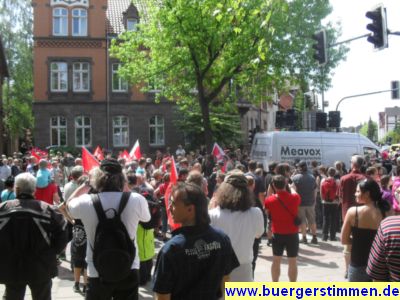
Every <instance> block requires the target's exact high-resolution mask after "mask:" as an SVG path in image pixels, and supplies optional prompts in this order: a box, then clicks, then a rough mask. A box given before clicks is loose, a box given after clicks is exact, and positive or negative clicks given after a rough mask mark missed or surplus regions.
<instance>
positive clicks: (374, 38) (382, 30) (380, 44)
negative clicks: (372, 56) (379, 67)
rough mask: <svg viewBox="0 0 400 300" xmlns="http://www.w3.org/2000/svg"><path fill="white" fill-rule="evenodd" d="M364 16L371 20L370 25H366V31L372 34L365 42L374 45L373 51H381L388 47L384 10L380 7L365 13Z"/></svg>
mask: <svg viewBox="0 0 400 300" xmlns="http://www.w3.org/2000/svg"><path fill="white" fill-rule="evenodd" d="M365 16H366V17H367V18H369V19H371V20H372V23H369V24H368V25H367V29H368V30H370V31H371V32H372V33H371V34H370V35H369V37H368V38H367V41H368V42H370V43H372V44H374V48H375V49H378V50H380V49H383V48H387V46H388V31H387V23H386V9H385V8H384V7H383V6H382V5H380V6H378V7H377V8H375V9H374V10H371V11H367V13H366V14H365Z"/></svg>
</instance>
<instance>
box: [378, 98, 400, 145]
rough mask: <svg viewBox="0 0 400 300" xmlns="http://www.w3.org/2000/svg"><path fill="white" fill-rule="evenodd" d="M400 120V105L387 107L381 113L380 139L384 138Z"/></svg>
mask: <svg viewBox="0 0 400 300" xmlns="http://www.w3.org/2000/svg"><path fill="white" fill-rule="evenodd" d="M399 122H400V107H397V106H395V107H385V111H383V112H380V113H379V124H378V139H379V140H381V139H383V138H384V137H385V135H386V134H387V133H388V132H389V131H391V130H393V129H394V128H395V127H396V124H399Z"/></svg>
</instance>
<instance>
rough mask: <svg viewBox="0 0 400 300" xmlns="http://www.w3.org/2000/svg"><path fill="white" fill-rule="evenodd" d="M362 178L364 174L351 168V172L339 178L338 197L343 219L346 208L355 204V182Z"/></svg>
mask: <svg viewBox="0 0 400 300" xmlns="http://www.w3.org/2000/svg"><path fill="white" fill-rule="evenodd" d="M364 178H365V176H364V174H362V173H361V172H360V171H356V170H353V171H351V173H349V174H347V175H344V176H342V177H341V178H340V184H339V197H340V198H341V200H342V217H343V220H344V218H345V216H346V213H347V210H348V209H349V208H350V207H352V206H355V205H356V204H357V203H356V196H355V193H356V188H357V184H358V182H359V181H360V180H362V179H364Z"/></svg>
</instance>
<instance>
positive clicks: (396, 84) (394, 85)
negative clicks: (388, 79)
mask: <svg viewBox="0 0 400 300" xmlns="http://www.w3.org/2000/svg"><path fill="white" fill-rule="evenodd" d="M391 86H392V99H400V92H399V82H398V81H392V84H391Z"/></svg>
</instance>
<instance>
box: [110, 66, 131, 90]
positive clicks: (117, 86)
mask: <svg viewBox="0 0 400 300" xmlns="http://www.w3.org/2000/svg"><path fill="white" fill-rule="evenodd" d="M119 67H120V64H113V65H112V91H113V92H118V93H121V92H127V91H128V84H127V82H126V81H125V80H124V79H122V78H121V77H120V76H119V75H118V69H119Z"/></svg>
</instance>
